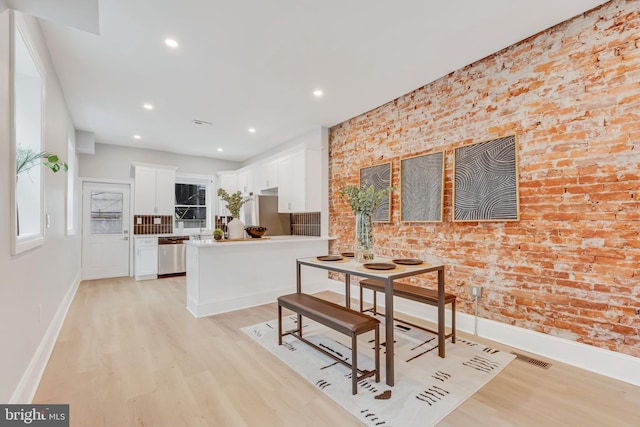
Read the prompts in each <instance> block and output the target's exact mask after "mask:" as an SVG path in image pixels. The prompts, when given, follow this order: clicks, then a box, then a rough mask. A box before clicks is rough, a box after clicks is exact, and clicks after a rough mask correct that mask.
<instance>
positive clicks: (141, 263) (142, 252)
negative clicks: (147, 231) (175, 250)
mask: <svg viewBox="0 0 640 427" xmlns="http://www.w3.org/2000/svg"><path fill="white" fill-rule="evenodd" d="M134 250H135V261H134V262H135V276H136V280H150V279H157V278H158V238H157V237H136V238H135V241H134Z"/></svg>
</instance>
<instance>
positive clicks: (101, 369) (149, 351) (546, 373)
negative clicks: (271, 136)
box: [34, 277, 640, 427]
mask: <svg viewBox="0 0 640 427" xmlns="http://www.w3.org/2000/svg"><path fill="white" fill-rule="evenodd" d="M323 296H324V297H326V298H327V299H332V300H334V301H340V299H341V298H342V297H341V296H340V295H337V294H333V293H328V292H326V293H324V294H323ZM276 316H277V314H276V306H275V304H269V305H265V306H261V307H256V308H251V309H246V310H239V311H236V312H233V313H228V314H222V315H218V316H212V317H208V318H203V319H195V318H194V317H193V316H192V315H191V314H190V313H189V312H188V311H187V310H186V309H185V279H184V277H181V278H170V279H162V280H153V281H144V282H136V281H134V280H133V279H130V278H121V279H109V280H99V281H86V282H83V283H82V284H81V285H80V288H79V290H78V293H77V295H76V297H75V299H74V301H73V304H72V306H71V309H70V310H69V314H68V316H67V319H66V321H65V324H64V326H63V328H62V331H61V334H60V337H59V338H58V341H57V343H56V347H55V350H54V352H53V355H52V357H51V360H50V361H49V365H48V366H47V369H46V371H45V373H44V377H43V379H42V382H41V384H40V387H39V389H38V391H37V394H36V396H35V399H34V403H69V404H70V409H71V425H72V426H76V427H84V426H92V427H93V426H109V427H111V426H154V427H155V426H172V427H173V426H225V427H226V426H233V427H235V426H260V427H269V426H296V427H299V426H334V427H338V426H340V427H343V426H359V425H361V424H360V423H359V422H358V421H357V420H356V419H355V418H353V417H352V416H351V415H350V414H349V413H348V412H346V411H345V410H344V409H342V408H341V407H340V406H339V405H338V404H336V403H334V402H333V401H331V400H330V399H328V398H326V397H324V395H323V394H322V393H321V392H320V391H319V390H317V389H316V388H315V387H314V386H313V385H311V384H309V383H307V382H306V381H305V380H304V379H302V378H301V377H299V376H298V375H297V374H296V373H295V372H294V371H292V370H291V369H289V368H288V367H287V366H286V365H284V364H282V363H281V362H280V361H279V360H278V359H277V358H275V357H274V356H272V355H271V354H270V353H268V352H267V351H266V350H264V349H262V348H261V347H260V346H259V345H258V344H256V343H254V342H253V341H252V339H251V338H249V337H247V336H246V335H245V334H244V333H242V332H241V331H240V328H241V327H243V326H247V325H251V324H254V323H258V322H260V321H264V320H269V319H274V318H276ZM460 335H461V336H467V335H466V334H460ZM471 339H473V340H476V341H482V342H485V343H488V344H490V345H493V346H495V347H497V348H500V349H506V350H509V349H508V348H506V347H504V346H501V345H499V344H495V343H490V342H488V341H486V340H481V339H478V338H477V337H471ZM448 345H452V344H451V343H448ZM550 362H552V363H553V366H552V367H551V368H549V369H548V370H545V369H542V368H540V367H537V366H533V365H530V364H527V363H525V362H521V361H518V360H516V361H514V362H512V363H511V364H510V365H509V366H508V367H507V368H506V369H505V370H504V371H503V372H502V373H501V374H500V375H498V376H497V377H496V378H495V379H494V380H492V381H491V382H490V383H489V384H488V385H487V386H485V387H484V388H482V389H481V390H480V391H479V392H478V393H476V394H475V395H474V396H473V397H472V398H471V399H469V400H468V401H466V402H465V403H464V404H462V405H461V406H460V407H459V408H458V409H456V410H455V411H454V412H453V413H451V414H450V415H449V416H448V417H447V418H445V419H444V420H443V421H442V422H441V423H440V424H439V425H440V426H492V427H495V426H580V427H587V426H616V427H619V426H639V425H640V388H639V387H634V386H631V385H629V384H626V383H623V382H619V381H615V380H611V379H608V378H605V377H602V376H599V375H595V374H591V373H589V372H586V371H583V370H580V369H577V368H573V367H570V366H566V365H563V364H560V363H557V362H553V361H550Z"/></svg>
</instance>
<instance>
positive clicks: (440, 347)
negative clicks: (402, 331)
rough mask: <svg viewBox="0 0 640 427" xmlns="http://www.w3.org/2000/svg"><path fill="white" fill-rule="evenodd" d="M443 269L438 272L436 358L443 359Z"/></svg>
mask: <svg viewBox="0 0 640 427" xmlns="http://www.w3.org/2000/svg"><path fill="white" fill-rule="evenodd" d="M444 332H445V328H444V268H442V269H440V270H438V356H440V357H442V358H444Z"/></svg>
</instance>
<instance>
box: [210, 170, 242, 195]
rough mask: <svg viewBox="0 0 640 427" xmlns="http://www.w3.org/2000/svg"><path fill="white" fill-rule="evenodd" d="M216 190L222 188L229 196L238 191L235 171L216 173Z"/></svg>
mask: <svg viewBox="0 0 640 427" xmlns="http://www.w3.org/2000/svg"><path fill="white" fill-rule="evenodd" d="M218 188H223V189H224V190H225V191H226V192H227V193H229V194H233V193H235V192H236V191H238V190H239V188H238V173H237V172H235V171H234V172H218ZM216 193H217V190H216Z"/></svg>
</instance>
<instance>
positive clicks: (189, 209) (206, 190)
mask: <svg viewBox="0 0 640 427" xmlns="http://www.w3.org/2000/svg"><path fill="white" fill-rule="evenodd" d="M210 189H211V179H210V178H188V177H176V205H175V209H176V210H175V224H174V226H175V228H176V229H178V230H180V229H183V228H185V229H195V228H197V229H200V228H211V227H210V224H211V218H210V212H211V194H210V193H211V191H210Z"/></svg>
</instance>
